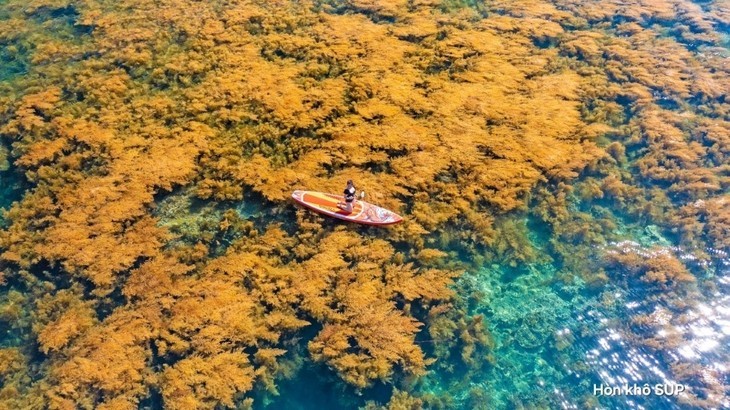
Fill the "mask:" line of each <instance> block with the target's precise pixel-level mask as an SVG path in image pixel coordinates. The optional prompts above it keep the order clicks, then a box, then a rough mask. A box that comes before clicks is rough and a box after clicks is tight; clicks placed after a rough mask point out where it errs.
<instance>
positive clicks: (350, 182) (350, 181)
mask: <svg viewBox="0 0 730 410" xmlns="http://www.w3.org/2000/svg"><path fill="white" fill-rule="evenodd" d="M347 185H355V184H353V183H352V180H351V179H348V180H347Z"/></svg>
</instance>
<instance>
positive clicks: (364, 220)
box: [291, 191, 403, 225]
mask: <svg viewBox="0 0 730 410" xmlns="http://www.w3.org/2000/svg"><path fill="white" fill-rule="evenodd" d="M291 197H292V198H294V200H295V201H297V202H299V203H300V204H302V205H304V206H306V207H307V208H309V209H311V210H313V211H316V212H319V213H322V214H325V215H328V216H331V217H334V218H339V219H342V220H345V221H350V222H356V223H359V224H365V225H392V224H396V223H398V222H401V221H402V220H403V218H401V217H400V216H399V215H397V214H395V213H393V212H391V211H389V210H387V209H385V208H381V207H379V206H375V205H373V204H370V203H367V202H365V201H360V200H356V201H355V203H354V204H353V205H352V212H349V213H348V212H345V211H344V210H342V209H340V208H338V207H337V203H338V202H344V201H345V198H344V197H343V196H341V195H332V194H325V193H323V192H315V191H294V193H293V194H291Z"/></svg>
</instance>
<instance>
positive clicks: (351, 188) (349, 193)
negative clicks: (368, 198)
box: [337, 179, 365, 213]
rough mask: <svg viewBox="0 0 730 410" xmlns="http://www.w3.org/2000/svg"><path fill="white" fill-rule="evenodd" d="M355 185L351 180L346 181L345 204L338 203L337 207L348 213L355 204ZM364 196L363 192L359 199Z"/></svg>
mask: <svg viewBox="0 0 730 410" xmlns="http://www.w3.org/2000/svg"><path fill="white" fill-rule="evenodd" d="M356 191H357V190H356V189H355V184H353V183H352V180H351V179H348V180H347V187H345V192H344V194H345V195H344V196H345V202H338V203H337V207H338V208H340V209H342V210H343V211H345V212H347V213H350V212H352V205H353V204H354V203H355V192H356ZM364 196H365V192H364V191H363V192H360V199H362V197H364Z"/></svg>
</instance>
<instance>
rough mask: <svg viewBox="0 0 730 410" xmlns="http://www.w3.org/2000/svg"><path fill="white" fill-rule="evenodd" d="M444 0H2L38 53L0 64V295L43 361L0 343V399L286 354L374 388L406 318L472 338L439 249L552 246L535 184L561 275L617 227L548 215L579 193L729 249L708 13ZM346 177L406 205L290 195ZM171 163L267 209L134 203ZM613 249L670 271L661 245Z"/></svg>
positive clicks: (176, 394)
mask: <svg viewBox="0 0 730 410" xmlns="http://www.w3.org/2000/svg"><path fill="white" fill-rule="evenodd" d="M466 3H468V2H466ZM466 3H464V4H462V3H461V2H452V1H443V2H442V1H437V0H412V1H381V0H348V1H345V2H329V1H302V2H286V1H258V0H254V1H244V0H241V1H229V2H221V1H211V2H196V1H189V0H175V1H171V0H162V1H150V0H135V1H131V0H122V1H113V2H112V1H102V0H31V1H30V2H20V1H15V0H10V1H9V2H7V3H6V4H3V5H2V7H3V9H5V10H7V16H6V17H4V18H3V19H1V20H0V43H2V44H9V45H12V47H14V49H15V50H20V49H22V50H26V51H27V52H28V53H29V55H30V57H29V59H30V61H31V63H32V64H31V67H30V69H29V71H28V73H27V74H25V75H23V76H20V77H17V78H15V79H13V80H12V81H10V82H7V83H3V84H2V85H0V90H2V91H1V92H0V137H1V138H2V139H3V141H4V143H5V144H6V145H8V146H9V147H10V153H9V157H10V158H11V160H12V161H13V166H14V168H15V170H16V172H18V173H22V175H23V176H24V178H25V179H26V180H27V184H28V189H27V191H26V192H25V194H24V196H23V198H22V199H21V200H20V201H18V202H17V203H16V204H15V205H14V206H13V207H12V208H11V209H10V210H9V211H8V212H7V214H6V215H5V219H6V220H7V224H6V226H5V227H4V229H3V230H2V232H1V233H0V251H1V253H0V259H1V263H2V269H3V271H2V276H0V277H1V278H2V279H3V280H4V281H5V285H3V286H4V287H7V288H9V289H10V290H9V292H10V293H8V295H9V296H8V297H7V298H5V299H7V300H5V299H4V300H3V304H2V308H1V309H0V312H2V316H1V319H2V320H3V321H7V322H12V323H13V327H14V328H17V329H19V330H18V331H19V332H21V333H23V332H24V333H25V336H24V337H25V338H26V340H28V341H29V344H31V343H34V344H36V345H37V350H38V351H39V352H40V354H42V355H43V357H44V359H43V360H42V363H41V364H40V365H36V366H34V367H32V368H31V367H28V365H27V363H28V361H29V357H30V355H31V354H33V351H32V349H31V348H29V349H27V350H24V349H20V348H17V347H11V348H4V349H0V356H1V357H3V358H4V359H3V360H0V363H2V365H1V366H2V368H0V378H1V379H2V381H3V383H2V390H0V399H2V400H3V401H4V404H6V405H7V406H10V407H17V408H20V407H37V408H45V407H50V408H74V407H81V408H92V407H99V408H108V409H112V408H114V409H116V408H120V409H121V408H134V407H136V406H137V405H138V404H139V403H140V401H141V400H144V399H145V398H146V397H148V396H149V395H150V394H151V392H153V391H154V392H159V394H160V395H161V397H162V400H163V401H164V403H165V406H167V407H169V408H215V407H233V406H236V405H242V404H246V405H250V404H251V398H250V397H249V396H247V395H246V393H247V392H250V391H251V390H252V389H254V388H255V386H260V387H261V388H263V389H266V390H268V391H269V392H270V394H276V380H277V379H278V378H282V377H289V376H291V375H292V374H294V372H295V371H296V368H297V366H298V365H299V364H298V363H299V362H300V361H301V356H306V357H308V358H309V360H312V361H315V362H319V363H323V364H324V365H326V366H327V367H328V368H330V369H332V371H333V372H335V373H336V374H337V375H338V376H339V377H340V378H341V379H342V380H343V381H344V382H346V383H347V384H349V385H351V386H354V387H355V388H358V389H361V388H366V387H368V386H371V385H372V384H373V383H374V382H375V381H378V380H381V381H389V382H391V383H398V381H399V380H402V378H403V377H404V376H406V377H418V376H420V375H423V374H424V373H425V372H426V369H427V366H428V365H429V364H431V363H432V362H433V360H434V358H433V357H427V356H426V354H425V353H424V350H423V349H422V348H421V346H419V344H418V343H416V337H417V335H418V334H420V333H421V332H424V330H427V333H428V334H430V335H431V336H432V337H433V339H435V341H436V342H439V343H441V344H442V345H443V346H445V347H443V348H436V349H435V353H434V355H435V356H436V358H437V359H438V358H439V357H447V356H448V355H450V354H451V353H450V351H451V350H453V349H452V348H453V347H454V345H455V344H454V342H453V341H450V340H449V338H448V337H447V335H448V332H449V331H457V332H458V333H459V334H460V335H461V336H460V337H461V339H462V343H461V346H460V349H461V356H462V360H463V361H464V362H465V363H473V362H478V361H479V360H480V359H479V358H475V357H473V352H474V351H475V349H477V350H478V351H479V352H483V351H488V350H489V346H490V342H489V338H488V335H487V334H486V330H485V327H484V325H483V324H482V323H481V321H480V320H481V319H480V318H468V317H466V315H467V313H466V311H465V310H464V309H461V308H455V306H460V304H458V303H453V298H455V297H456V296H455V295H454V294H453V292H452V291H451V290H450V288H449V286H450V284H451V283H452V280H453V278H454V277H456V276H457V275H458V272H459V269H460V268H463V266H460V265H458V264H454V263H453V262H448V261H447V259H448V256H449V253H450V252H453V253H454V254H455V252H457V250H458V251H459V252H462V253H463V254H466V255H469V258H471V259H472V260H473V261H474V263H475V264H479V263H481V262H483V261H485V260H497V261H503V262H505V263H508V264H511V265H513V266H516V265H518V264H523V263H529V262H535V261H537V260H541V259H544V258H546V256H545V255H543V254H541V252H539V251H538V250H536V249H535V248H534V247H533V246H532V245H531V244H530V243H529V241H528V240H527V229H526V227H525V225H524V224H523V223H520V222H515V221H513V220H510V219H509V218H507V216H508V215H512V214H514V213H516V212H520V211H524V210H526V209H527V206H528V204H529V203H530V201H534V202H536V205H535V209H537V210H538V211H537V213H538V214H539V216H540V219H541V222H542V223H544V224H545V225H546V226H549V227H550V229H551V230H552V232H553V233H554V235H555V237H556V238H558V239H559V240H556V241H554V243H553V244H552V246H553V247H554V251H555V252H556V253H557V254H559V255H562V256H561V257H562V258H564V259H565V261H564V262H565V266H566V270H570V271H571V272H576V273H578V274H580V275H582V276H585V277H586V278H590V279H591V280H592V281H594V282H597V283H602V281H605V280H607V279H606V277H605V276H602V277H600V278H596V277H595V272H594V271H592V270H591V269H590V268H589V267H587V266H586V265H585V264H584V263H583V262H584V261H583V260H582V259H581V258H580V253H579V252H576V248H575V247H571V244H572V245H574V246H577V247H580V246H590V245H595V244H604V243H606V242H607V241H609V240H612V237H611V235H612V234H611V231H612V230H613V229H614V228H615V224H614V223H613V222H612V221H611V220H610V218H605V219H597V218H595V217H594V216H593V215H591V214H589V213H587V212H584V213H575V212H571V210H570V206H569V198H571V197H574V196H579V197H581V198H583V199H584V200H586V201H596V202H597V203H598V202H601V201H603V202H602V203H607V202H608V203H611V204H613V206H616V207H619V208H621V209H625V210H626V212H627V213H630V214H632V215H634V216H635V217H636V218H638V219H641V218H652V219H653V220H656V221H658V222H657V223H658V224H660V225H661V226H662V228H663V229H666V230H667V231H671V232H674V233H676V234H677V235H678V236H679V237H680V241H681V242H682V243H683V244H684V245H686V246H689V247H696V248H700V247H701V246H702V245H703V244H706V245H708V246H710V247H712V248H714V249H722V248H727V246H728V241H729V240H730V239H729V238H730V234H728V231H729V230H730V217H729V216H728V212H729V211H728V210H729V209H730V207H728V206H727V205H726V201H727V195H726V192H727V188H728V184H729V183H730V176H729V174H728V171H729V169H728V161H727V159H728V157H729V156H730V125H729V124H730V122H728V115H729V114H728V113H729V111H728V107H730V106H729V105H728V102H726V100H725V98H726V93H727V90H729V89H730V73H728V70H730V67H727V66H726V65H724V63H723V60H722V59H723V54H722V53H723V51H722V48H721V47H719V46H718V44H719V43H720V41H721V39H720V38H719V37H718V34H717V32H716V31H715V26H717V25H720V24H725V25H727V24H728V20H729V17H728V15H727V11H726V10H725V9H723V8H722V7H716V6H715V5H714V4H713V3H708V4H706V5H705V6H704V7H705V8H706V10H700V9H699V8H698V7H699V6H696V5H693V4H692V3H690V2H689V1H671V2H670V1H667V2H654V1H651V2H650V1H643V2H640V4H638V5H636V6H635V7H634V6H632V7H627V6H624V5H623V2H620V1H613V0H605V1H588V2H583V1H570V0H556V1H554V2H547V1H541V2H532V1H530V2H528V1H516V2H513V1H510V2H500V1H496V2H490V3H489V5H484V6H480V7H468V5H467V4H466ZM58 16H61V17H58ZM675 20H678V21H679V22H680V23H678V24H671V27H669V26H670V23H669V22H670V21H675ZM64 21H65V22H66V23H64ZM698 47H700V48H698ZM698 49H699V50H702V52H699V51H697V50H698ZM580 174H584V175H585V174H587V175H588V177H587V178H586V179H584V180H583V181H582V182H581V183H580V184H576V185H575V186H574V185H572V183H573V181H574V180H575V178H576V177H577V176H578V175H580ZM346 179H355V180H356V182H357V184H358V186H360V187H361V188H364V189H365V190H366V191H367V192H368V197H369V198H371V199H372V201H373V202H377V203H379V204H380V205H383V206H385V207H388V208H390V209H393V210H395V211H397V212H399V213H401V214H403V215H404V216H406V221H405V222H404V223H403V224H401V225H398V226H396V227H393V228H390V229H388V230H387V231H374V230H358V229H356V228H354V227H349V226H341V225H332V224H328V223H323V220H322V219H321V218H319V217H316V216H312V215H311V214H309V213H305V212H303V211H301V210H300V211H296V213H295V212H294V211H293V207H292V205H291V204H290V203H289V201H288V196H289V193H290V192H291V191H292V190H294V189H298V188H308V189H317V190H321V191H338V190H339V189H340V188H341V185H342V183H343V181H345V180H346ZM181 187H185V189H186V190H187V191H186V192H190V193H191V194H190V195H193V196H195V197H196V200H202V201H208V202H213V203H216V204H219V205H220V206H226V204H232V203H235V202H236V201H241V200H242V199H243V198H244V197H246V198H249V199H248V200H250V198H255V199H256V200H257V201H259V202H260V203H261V204H263V206H264V207H266V208H268V209H269V210H270V211H269V213H268V215H269V216H270V217H271V218H270V219H271V221H273V222H270V223H265V224H263V226H262V225H261V224H259V225H256V224H253V223H251V222H250V221H246V220H242V219H241V218H237V216H236V214H235V212H233V213H231V212H227V213H225V214H224V216H222V217H221V219H220V221H219V223H218V224H217V225H216V224H213V225H211V226H209V227H207V228H206V229H207V231H206V232H209V233H210V234H209V235H201V236H199V237H197V238H196V237H195V235H187V236H185V238H184V240H180V235H181V233H179V232H174V230H170V229H168V227H167V226H168V225H166V224H165V223H164V221H161V220H160V217H159V216H156V214H155V212H154V211H155V206H156V203H158V202H159V201H160V198H162V197H164V196H165V195H167V194H168V193H170V192H172V191H173V190H175V189H177V188H181ZM287 213H288V217H289V218H288V222H289V223H281V222H282V220H283V219H282V218H281V217H280V215H282V214H287ZM231 232H233V233H235V235H232V236H231V237H233V238H235V239H233V240H231V241H230V243H229V244H228V246H227V247H226V248H225V249H221V248H220V247H219V246H218V244H217V243H216V242H217V240H216V238H219V237H222V236H224V235H226V234H227V233H231ZM566 244H567V245H566ZM711 257H712V256H711V255H707V258H708V259H710V258H711ZM608 263H610V264H621V265H626V266H631V267H632V269H635V270H636V271H637V272H638V274H641V275H643V276H644V277H646V278H647V280H650V281H654V282H658V283H663V284H665V283H666V282H667V281H668V280H669V279H671V278H673V279H674V280H677V281H679V282H687V281H691V279H690V278H691V277H692V275H691V274H690V273H689V272H687V271H686V269H684V268H683V267H682V266H681V262H678V261H676V260H672V259H671V258H670V259H667V260H664V259H659V260H652V262H651V263H652V265H651V266H646V264H645V261H639V262H637V261H634V260H629V259H628V257H627V256H625V255H623V256H621V255H619V256H616V257H613V259H610V261H609V262H608ZM678 264H679V265H678ZM666 269H671V271H672V274H671V275H672V276H671V277H670V276H667V275H668V273H667V272H666V271H665V270H666ZM591 275H594V276H591ZM15 288H18V289H24V290H25V292H24V293H20V292H16V291H15V290H13V289H15ZM13 292H15V293H13ZM26 312H27V313H26ZM312 332H313V336H312V337H311V338H308V339H306V340H305V341H304V342H302V341H301V340H300V338H301V337H302V335H303V334H305V333H312ZM302 344H304V345H305V346H306V347H305V348H304V349H302ZM101 364H103V366H102V365H101ZM394 399H395V400H396V401H397V402H398V403H393V405H392V407H393V408H401V407H403V408H405V407H413V406H418V403H419V399H417V398H414V397H411V396H410V395H409V394H408V393H405V392H401V393H396V394H395V395H394Z"/></svg>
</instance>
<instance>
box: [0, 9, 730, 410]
mask: <svg viewBox="0 0 730 410" xmlns="http://www.w3.org/2000/svg"><path fill="white" fill-rule="evenodd" d="M467 3H468V2H467ZM2 4H3V1H2V0H0V7H1V6H2ZM0 16H1V14H0ZM0 18H1V17H0ZM53 18H55V19H57V20H58V21H59V23H58V24H67V22H65V21H66V20H68V19H69V18H70V17H69V14H68V13H67V14H61V15H59V16H55V17H53ZM22 51H23V50H18V49H14V50H12V51H8V50H6V49H5V48H0V64H1V65H2V67H0V82H2V81H9V80H10V79H12V78H13V77H15V76H19V75H22V74H23V73H24V72H25V70H26V66H27V64H28V62H27V61H25V60H24V59H23V57H22V55H23V52H22ZM670 108H671V107H670ZM21 186H22V183H21V182H20V178H19V176H18V175H15V174H14V170H13V167H12V166H10V165H8V167H6V169H0V208H7V207H8V206H9V205H10V204H12V203H13V202H14V201H16V200H18V199H19V198H20V196H21V195H22V190H21V189H22V188H21ZM168 202H169V203H172V202H171V201H169V200H168ZM234 208H235V209H236V210H237V212H239V214H240V215H241V216H242V217H243V218H244V219H255V220H257V221H260V220H261V219H262V218H265V215H264V216H262V212H265V211H264V210H262V209H261V208H260V207H259V206H257V205H253V204H252V203H251V202H246V201H243V202H241V203H240V204H238V206H237V207H234ZM161 209H163V210H164V209H165V203H163V206H162V207H161ZM206 212H211V213H213V212H214V211H206ZM611 212H612V217H613V218H615V220H616V221H619V224H620V225H621V231H622V235H621V236H623V240H622V241H613V242H610V243H607V244H605V245H601V246H600V247H594V248H593V253H589V254H586V255H584V257H585V258H588V259H591V258H592V259H596V260H598V258H600V257H601V255H602V254H604V253H605V252H623V253H627V252H628V253H632V252H633V253H637V254H646V253H650V252H656V251H657V249H660V251H661V252H669V253H672V254H673V255H676V256H677V257H678V258H679V259H681V260H683V261H686V262H687V263H686V264H687V266H688V267H689V268H690V270H691V271H692V273H694V274H695V275H696V276H697V277H699V278H701V280H698V282H697V283H696V284H694V285H692V289H691V291H690V292H691V293H690V295H691V301H690V300H687V302H688V303H689V304H690V305H691V306H689V307H686V308H685V309H684V312H683V313H682V315H681V317H678V315H677V314H675V313H673V309H675V304H676V299H677V298H682V296H681V295H679V296H678V295H676V294H667V295H664V294H661V292H657V291H656V290H654V289H652V288H650V287H648V286H643V285H642V284H641V283H637V282H636V281H632V280H628V279H626V278H623V277H621V275H622V272H611V273H610V275H609V277H610V282H609V284H607V285H603V286H599V287H595V286H589V285H588V284H586V283H584V282H583V281H582V280H581V279H579V278H577V277H575V278H571V279H569V280H565V279H564V278H562V277H559V272H560V270H561V266H560V265H559V264H558V263H534V264H524V265H520V266H506V265H500V264H499V263H497V262H496V261H489V260H487V261H485V262H484V263H483V266H481V267H479V268H474V269H470V270H468V271H467V272H466V273H465V274H464V275H463V276H462V277H461V278H460V279H459V280H458V282H457V284H456V285H455V288H456V289H458V290H463V291H464V294H463V296H464V298H470V300H469V302H468V304H469V307H470V313H472V314H480V315H483V316H484V318H485V321H486V323H487V324H488V329H489V331H490V332H491V334H492V336H493V338H494V343H495V349H494V351H493V363H491V364H490V365H488V366H485V368H484V369H482V370H479V371H476V372H472V373H468V374H466V373H464V374H462V375H461V376H457V377H455V376H454V374H458V373H459V372H460V371H461V370H460V369H458V366H459V363H457V362H455V363H454V366H456V367H457V369H456V370H454V373H448V374H447V373H443V372H442V370H438V369H434V370H432V371H431V372H430V373H429V374H428V375H427V376H426V377H424V379H423V380H421V381H419V382H418V384H417V386H416V387H415V388H414V391H415V392H417V393H419V394H429V393H432V394H436V395H439V396H444V395H445V396H449V397H450V399H449V400H448V401H446V402H445V403H446V407H453V408H505V409H512V408H532V407H537V408H558V407H559V408H565V409H583V408H620V409H654V408H685V407H686V406H687V405H686V404H685V403H684V402H682V401H681V400H680V399H679V398H678V397H674V396H670V395H664V396H662V395H656V394H652V395H643V394H619V395H611V396H605V395H604V396H596V395H595V394H594V391H595V389H597V388H599V387H598V386H606V387H609V386H610V387H622V386H631V385H634V384H636V385H639V386H641V387H643V386H644V385H645V384H648V385H649V386H656V385H662V386H664V385H675V384H680V385H688V386H691V385H693V384H694V383H695V381H696V380H695V379H692V378H688V379H684V380H676V379H673V378H672V377H671V376H669V375H670V374H671V373H672V372H670V367H671V366H672V365H675V366H676V365H677V363H681V364H685V365H687V366H690V367H692V369H693V370H692V372H693V374H698V375H700V376H699V377H702V380H701V382H702V383H701V384H702V385H703V386H707V385H714V386H723V385H728V384H730V256H728V253H727V252H728V250H725V249H705V250H704V251H705V252H706V253H708V254H711V255H712V256H713V258H712V261H711V262H709V263H708V264H705V265H698V264H693V263H692V260H693V259H694V258H695V256H694V254H693V250H691V249H682V248H680V247H679V245H678V243H677V241H676V238H671V237H669V236H666V237H665V236H661V235H653V236H652V235H649V234H647V231H646V229H645V227H646V226H647V225H651V224H652V223H653V221H642V223H624V222H623V221H625V219H624V216H622V215H621V214H620V212H621V210H619V209H612V210H611ZM527 214H529V210H528V211H527ZM529 217H530V215H525V213H522V212H516V213H513V214H510V215H508V216H507V218H511V219H513V220H515V221H520V222H524V221H525V220H526V219H528V218H529ZM278 218H281V217H278ZM627 218H628V217H627ZM168 223H169V226H175V221H174V220H173V221H168ZM180 223H183V222H180ZM527 226H528V227H529V228H528V229H531V231H530V232H529V237H530V239H531V241H532V242H531V245H532V246H533V247H534V248H535V249H538V250H540V252H546V253H549V252H550V250H549V249H550V247H549V244H548V242H549V241H550V240H555V239H554V238H552V237H551V233H550V232H549V231H547V230H545V229H543V228H541V227H540V226H539V225H536V224H531V223H528V224H527ZM581 249H584V248H581ZM549 256H550V259H558V256H557V255H549ZM647 257H651V255H648V256H647ZM463 262H465V263H466V264H467V265H468V264H470V263H471V261H463ZM474 295H478V296H474ZM639 315H641V316H647V315H650V316H651V317H652V322H651V323H652V325H651V326H649V325H645V324H644V323H645V322H636V321H634V322H632V319H634V318H636V317H638V316H639ZM657 324H659V325H660V326H657ZM5 330H6V329H4V328H2V327H0V331H5ZM0 338H2V335H0ZM648 338H652V339H654V340H655V341H657V342H656V343H658V344H654V347H650V346H648V345H647V343H645V341H646V339H648ZM8 340H9V338H6V340H5V342H6V343H5V344H12V342H8ZM669 340H671V343H670V342H669ZM677 340H679V342H677ZM663 341H666V343H665V342H663ZM424 348H425V349H426V350H427V349H428V347H424ZM485 360H486V358H485ZM693 377H694V376H693ZM278 390H279V395H278V396H274V397H271V396H267V397H265V398H264V397H261V398H260V399H257V400H256V401H255V402H254V403H255V404H254V406H255V408H270V409H275V408H287V409H301V410H305V409H322V408H353V407H355V406H362V405H364V404H365V403H366V402H367V401H370V400H372V401H376V402H379V403H384V402H387V400H388V398H389V397H390V395H391V393H392V387H391V386H389V385H385V384H376V385H375V386H374V387H373V388H371V389H367V390H365V391H362V392H358V391H355V390H354V389H351V388H348V387H343V386H342V383H340V382H339V380H338V379H337V378H336V377H334V376H333V375H332V373H331V372H329V371H328V370H327V369H326V368H325V367H323V366H321V365H315V364H311V363H307V364H305V365H304V366H303V368H302V369H301V370H300V372H299V373H298V374H297V376H296V377H295V378H294V379H291V380H282V381H281V382H280V383H279V384H278ZM706 394H708V395H712V394H724V398H721V399H719V403H720V408H730V398H729V395H728V394H727V392H725V393H717V392H712V391H709V392H708V393H706ZM254 398H256V395H254ZM148 404H149V406H150V407H156V402H150V403H148Z"/></svg>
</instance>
